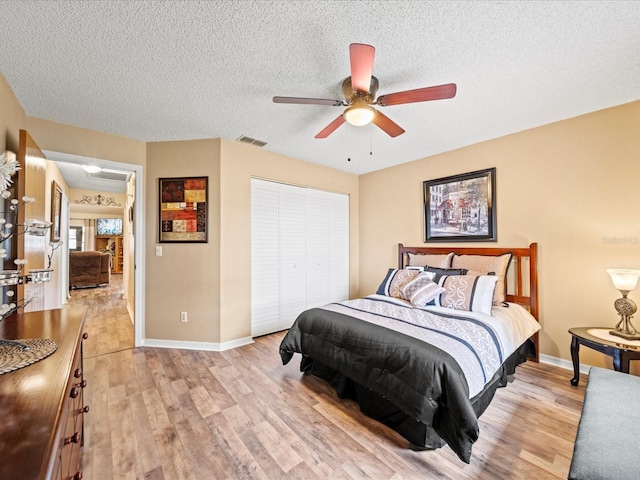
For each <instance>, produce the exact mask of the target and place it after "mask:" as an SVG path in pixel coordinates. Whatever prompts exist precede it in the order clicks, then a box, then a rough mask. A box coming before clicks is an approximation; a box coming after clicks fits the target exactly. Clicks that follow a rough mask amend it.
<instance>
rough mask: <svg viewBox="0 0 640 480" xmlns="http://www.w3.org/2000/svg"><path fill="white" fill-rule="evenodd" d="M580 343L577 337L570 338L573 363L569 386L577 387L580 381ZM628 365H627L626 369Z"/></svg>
mask: <svg viewBox="0 0 640 480" xmlns="http://www.w3.org/2000/svg"><path fill="white" fill-rule="evenodd" d="M579 353H580V342H579V341H578V337H571V360H572V361H573V378H572V379H571V385H572V386H574V387H577V386H578V382H579V381H580V357H579ZM628 367H629V364H627V368H628Z"/></svg>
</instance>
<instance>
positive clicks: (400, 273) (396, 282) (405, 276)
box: [376, 268, 422, 300]
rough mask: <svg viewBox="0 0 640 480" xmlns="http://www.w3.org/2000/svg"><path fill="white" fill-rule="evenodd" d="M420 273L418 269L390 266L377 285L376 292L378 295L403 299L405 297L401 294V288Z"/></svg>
mask: <svg viewBox="0 0 640 480" xmlns="http://www.w3.org/2000/svg"><path fill="white" fill-rule="evenodd" d="M421 273H422V271H421V270H419V269H415V270H413V269H411V270H408V269H400V268H390V269H389V271H388V272H387V276H386V277H384V280H383V281H382V283H381V284H380V286H379V287H378V290H377V291H376V293H377V294H378V295H386V296H387V297H394V298H402V299H403V300H404V299H405V298H404V295H403V294H402V288H403V287H404V286H405V285H406V284H407V283H409V282H410V281H411V280H414V279H415V278H416V277H417V276H418V275H420V274H421Z"/></svg>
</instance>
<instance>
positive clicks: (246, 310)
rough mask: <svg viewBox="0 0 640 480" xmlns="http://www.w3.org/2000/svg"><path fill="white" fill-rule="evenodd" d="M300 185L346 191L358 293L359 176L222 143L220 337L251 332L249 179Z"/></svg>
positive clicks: (228, 338) (227, 338)
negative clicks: (254, 178)
mask: <svg viewBox="0 0 640 480" xmlns="http://www.w3.org/2000/svg"><path fill="white" fill-rule="evenodd" d="M252 177H256V178H263V179H267V180H275V181H279V182H283V183H289V184H292V185H304V186H308V187H313V188H317V189H321V190H328V191H332V192H338V193H345V194H348V195H349V215H350V227H349V236H350V246H349V249H350V274H349V275H350V293H351V296H352V297H353V296H357V295H358V290H359V285H358V258H359V255H358V249H359V223H358V218H359V213H358V212H359V211H360V207H359V200H358V198H359V192H358V177H357V176H355V175H350V174H347V173H343V172H339V171H337V170H332V169H329V168H326V167H321V166H319V165H315V164H312V163H307V162H302V161H300V160H294V159H291V158H287V157H283V156H282V155H277V154H274V153H272V152H269V151H267V150H262V149H260V148H258V147H255V146H252V145H246V144H243V143H239V142H231V141H227V140H222V141H221V163H220V251H221V252H222V254H221V258H220V278H222V279H224V281H223V282H221V283H220V318H221V319H222V323H221V333H220V335H221V336H220V341H221V342H228V341H231V340H233V339H236V338H243V337H248V336H250V335H251V178H252Z"/></svg>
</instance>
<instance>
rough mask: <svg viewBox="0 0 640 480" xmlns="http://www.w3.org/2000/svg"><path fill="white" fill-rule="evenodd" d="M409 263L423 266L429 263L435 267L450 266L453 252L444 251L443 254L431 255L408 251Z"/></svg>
mask: <svg viewBox="0 0 640 480" xmlns="http://www.w3.org/2000/svg"><path fill="white" fill-rule="evenodd" d="M408 255H409V265H412V266H414V265H418V266H421V267H424V266H425V265H430V266H432V267H437V268H449V267H450V266H451V258H453V255H454V253H453V252H450V253H445V254H443V255H432V254H422V253H409V254H408Z"/></svg>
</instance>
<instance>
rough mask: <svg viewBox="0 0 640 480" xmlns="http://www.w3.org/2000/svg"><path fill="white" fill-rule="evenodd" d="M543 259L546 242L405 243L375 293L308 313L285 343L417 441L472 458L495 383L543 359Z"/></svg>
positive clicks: (312, 369)
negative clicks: (540, 257)
mask: <svg viewBox="0 0 640 480" xmlns="http://www.w3.org/2000/svg"><path fill="white" fill-rule="evenodd" d="M434 264H435V265H434ZM536 264H537V244H535V243H532V244H531V245H530V246H529V247H527V248H470V247H463V248H451V247H405V246H403V245H402V244H398V266H397V268H390V269H389V271H388V272H387V274H386V276H385V277H384V279H383V281H382V283H381V284H380V287H379V288H378V290H377V292H376V294H373V295H369V296H367V297H365V298H360V299H354V300H348V301H345V302H338V303H332V304H329V305H326V306H324V307H320V308H312V309H309V310H306V311H305V312H303V313H301V314H300V315H299V316H298V318H297V319H296V321H295V322H294V324H293V325H292V327H291V328H290V329H289V331H288V332H287V334H286V335H285V337H284V338H283V340H282V342H281V345H280V356H281V358H282V362H283V364H287V363H288V362H289V361H290V360H291V359H292V357H293V355H294V354H295V353H300V354H302V357H301V361H300V370H301V371H302V372H304V373H305V374H312V375H315V376H317V377H320V378H322V379H324V380H326V381H328V382H329V383H330V384H331V385H332V386H333V387H334V388H335V389H336V391H337V394H338V396H339V397H341V398H350V399H353V400H355V401H356V402H357V403H358V404H359V406H360V409H361V410H362V412H363V413H365V414H366V415H368V416H370V417H372V418H374V419H376V420H378V421H380V422H382V423H384V424H386V425H387V426H389V427H391V428H392V429H394V430H396V431H397V432H398V433H400V435H402V436H403V437H404V438H405V439H406V440H407V441H408V446H409V448H413V449H436V448H440V447H442V446H444V445H449V447H450V448H451V449H452V450H453V451H454V452H455V453H456V454H457V455H458V457H459V458H460V459H461V460H462V461H464V462H467V463H469V462H470V459H471V450H472V446H473V443H474V442H475V441H476V440H477V439H478V436H479V425H478V417H479V416H480V415H481V414H482V413H483V412H484V410H485V409H486V408H487V407H488V405H489V403H490V402H491V400H492V398H493V396H494V394H495V391H496V389H497V388H498V387H503V386H506V385H507V383H508V379H509V376H510V375H512V374H513V373H514V372H515V368H516V366H517V365H519V364H520V363H523V362H524V361H526V360H527V359H529V360H532V361H538V330H539V329H540V327H539V324H538V322H537V320H536V319H537V318H538V280H537V279H538V277H537V269H536ZM416 284H418V287H419V288H415V285H416ZM491 285H493V288H491ZM427 290H429V291H428V294H426V295H425V292H426V291H427ZM416 291H419V292H421V293H420V295H418V294H415V295H414V293H415V292H416ZM465 292H466V293H465ZM434 295H435V297H434ZM425 299H429V301H428V302H425V303H427V304H423V303H421V302H424V300H425ZM414 300H416V301H415V302H414Z"/></svg>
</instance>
